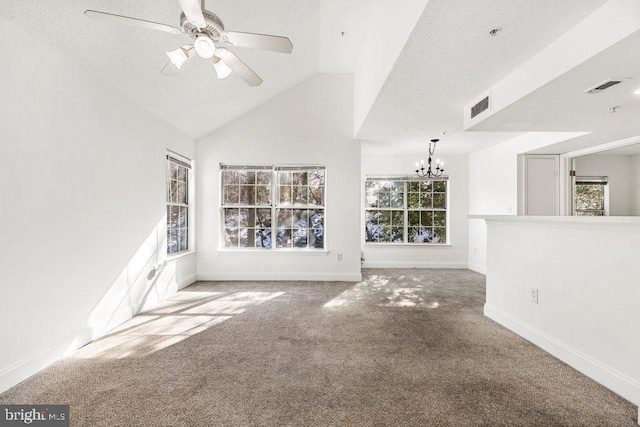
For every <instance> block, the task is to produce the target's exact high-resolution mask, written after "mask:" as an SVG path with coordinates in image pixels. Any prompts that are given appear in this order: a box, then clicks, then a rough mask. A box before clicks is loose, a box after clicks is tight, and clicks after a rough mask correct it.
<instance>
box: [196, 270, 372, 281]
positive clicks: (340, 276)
mask: <svg viewBox="0 0 640 427" xmlns="http://www.w3.org/2000/svg"><path fill="white" fill-rule="evenodd" d="M198 280H210V281H236V280H247V281H272V280H282V281H287V282H293V281H303V282H360V281H361V280H362V274H361V273H359V272H358V273H323V274H320V273H282V272H279V273H264V272H261V273H251V272H247V273H198Z"/></svg>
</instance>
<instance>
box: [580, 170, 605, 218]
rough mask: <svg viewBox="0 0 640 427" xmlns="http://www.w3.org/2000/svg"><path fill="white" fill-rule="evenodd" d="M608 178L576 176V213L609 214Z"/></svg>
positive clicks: (582, 214)
mask: <svg viewBox="0 0 640 427" xmlns="http://www.w3.org/2000/svg"><path fill="white" fill-rule="evenodd" d="M607 184H608V178H607V177H606V176H578V177H576V186H575V192H574V193H575V198H574V214H575V215H578V216H606V215H608V214H609V200H608V199H609V197H608V193H609V191H608V187H607Z"/></svg>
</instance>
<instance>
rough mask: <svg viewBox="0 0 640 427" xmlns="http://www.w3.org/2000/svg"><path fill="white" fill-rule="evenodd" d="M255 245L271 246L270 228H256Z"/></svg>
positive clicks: (259, 246) (261, 246) (260, 246)
mask: <svg viewBox="0 0 640 427" xmlns="http://www.w3.org/2000/svg"><path fill="white" fill-rule="evenodd" d="M255 233H256V237H255V239H256V247H257V248H265V249H269V248H271V229H266V228H256V230H255Z"/></svg>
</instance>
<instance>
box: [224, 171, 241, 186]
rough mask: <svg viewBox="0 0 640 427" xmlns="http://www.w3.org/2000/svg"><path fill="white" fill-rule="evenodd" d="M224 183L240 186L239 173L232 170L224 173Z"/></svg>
mask: <svg viewBox="0 0 640 427" xmlns="http://www.w3.org/2000/svg"><path fill="white" fill-rule="evenodd" d="M222 182H224V183H225V184H239V183H240V178H239V177H238V172H236V171H232V170H225V171H223V172H222Z"/></svg>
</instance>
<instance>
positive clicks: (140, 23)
mask: <svg viewBox="0 0 640 427" xmlns="http://www.w3.org/2000/svg"><path fill="white" fill-rule="evenodd" d="M84 14H85V15H87V16H88V17H89V18H93V19H98V20H100V21H112V22H118V23H120V24H127V25H133V26H136V27H140V28H146V29H148V30H156V31H164V32H165V33H171V34H182V30H180V29H179V28H176V27H172V26H171V25H165V24H159V23H157V22H151V21H145V20H144V19H138V18H131V17H129V16H121V15H114V14H113V13H106V12H98V11H97V10H85V11H84Z"/></svg>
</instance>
